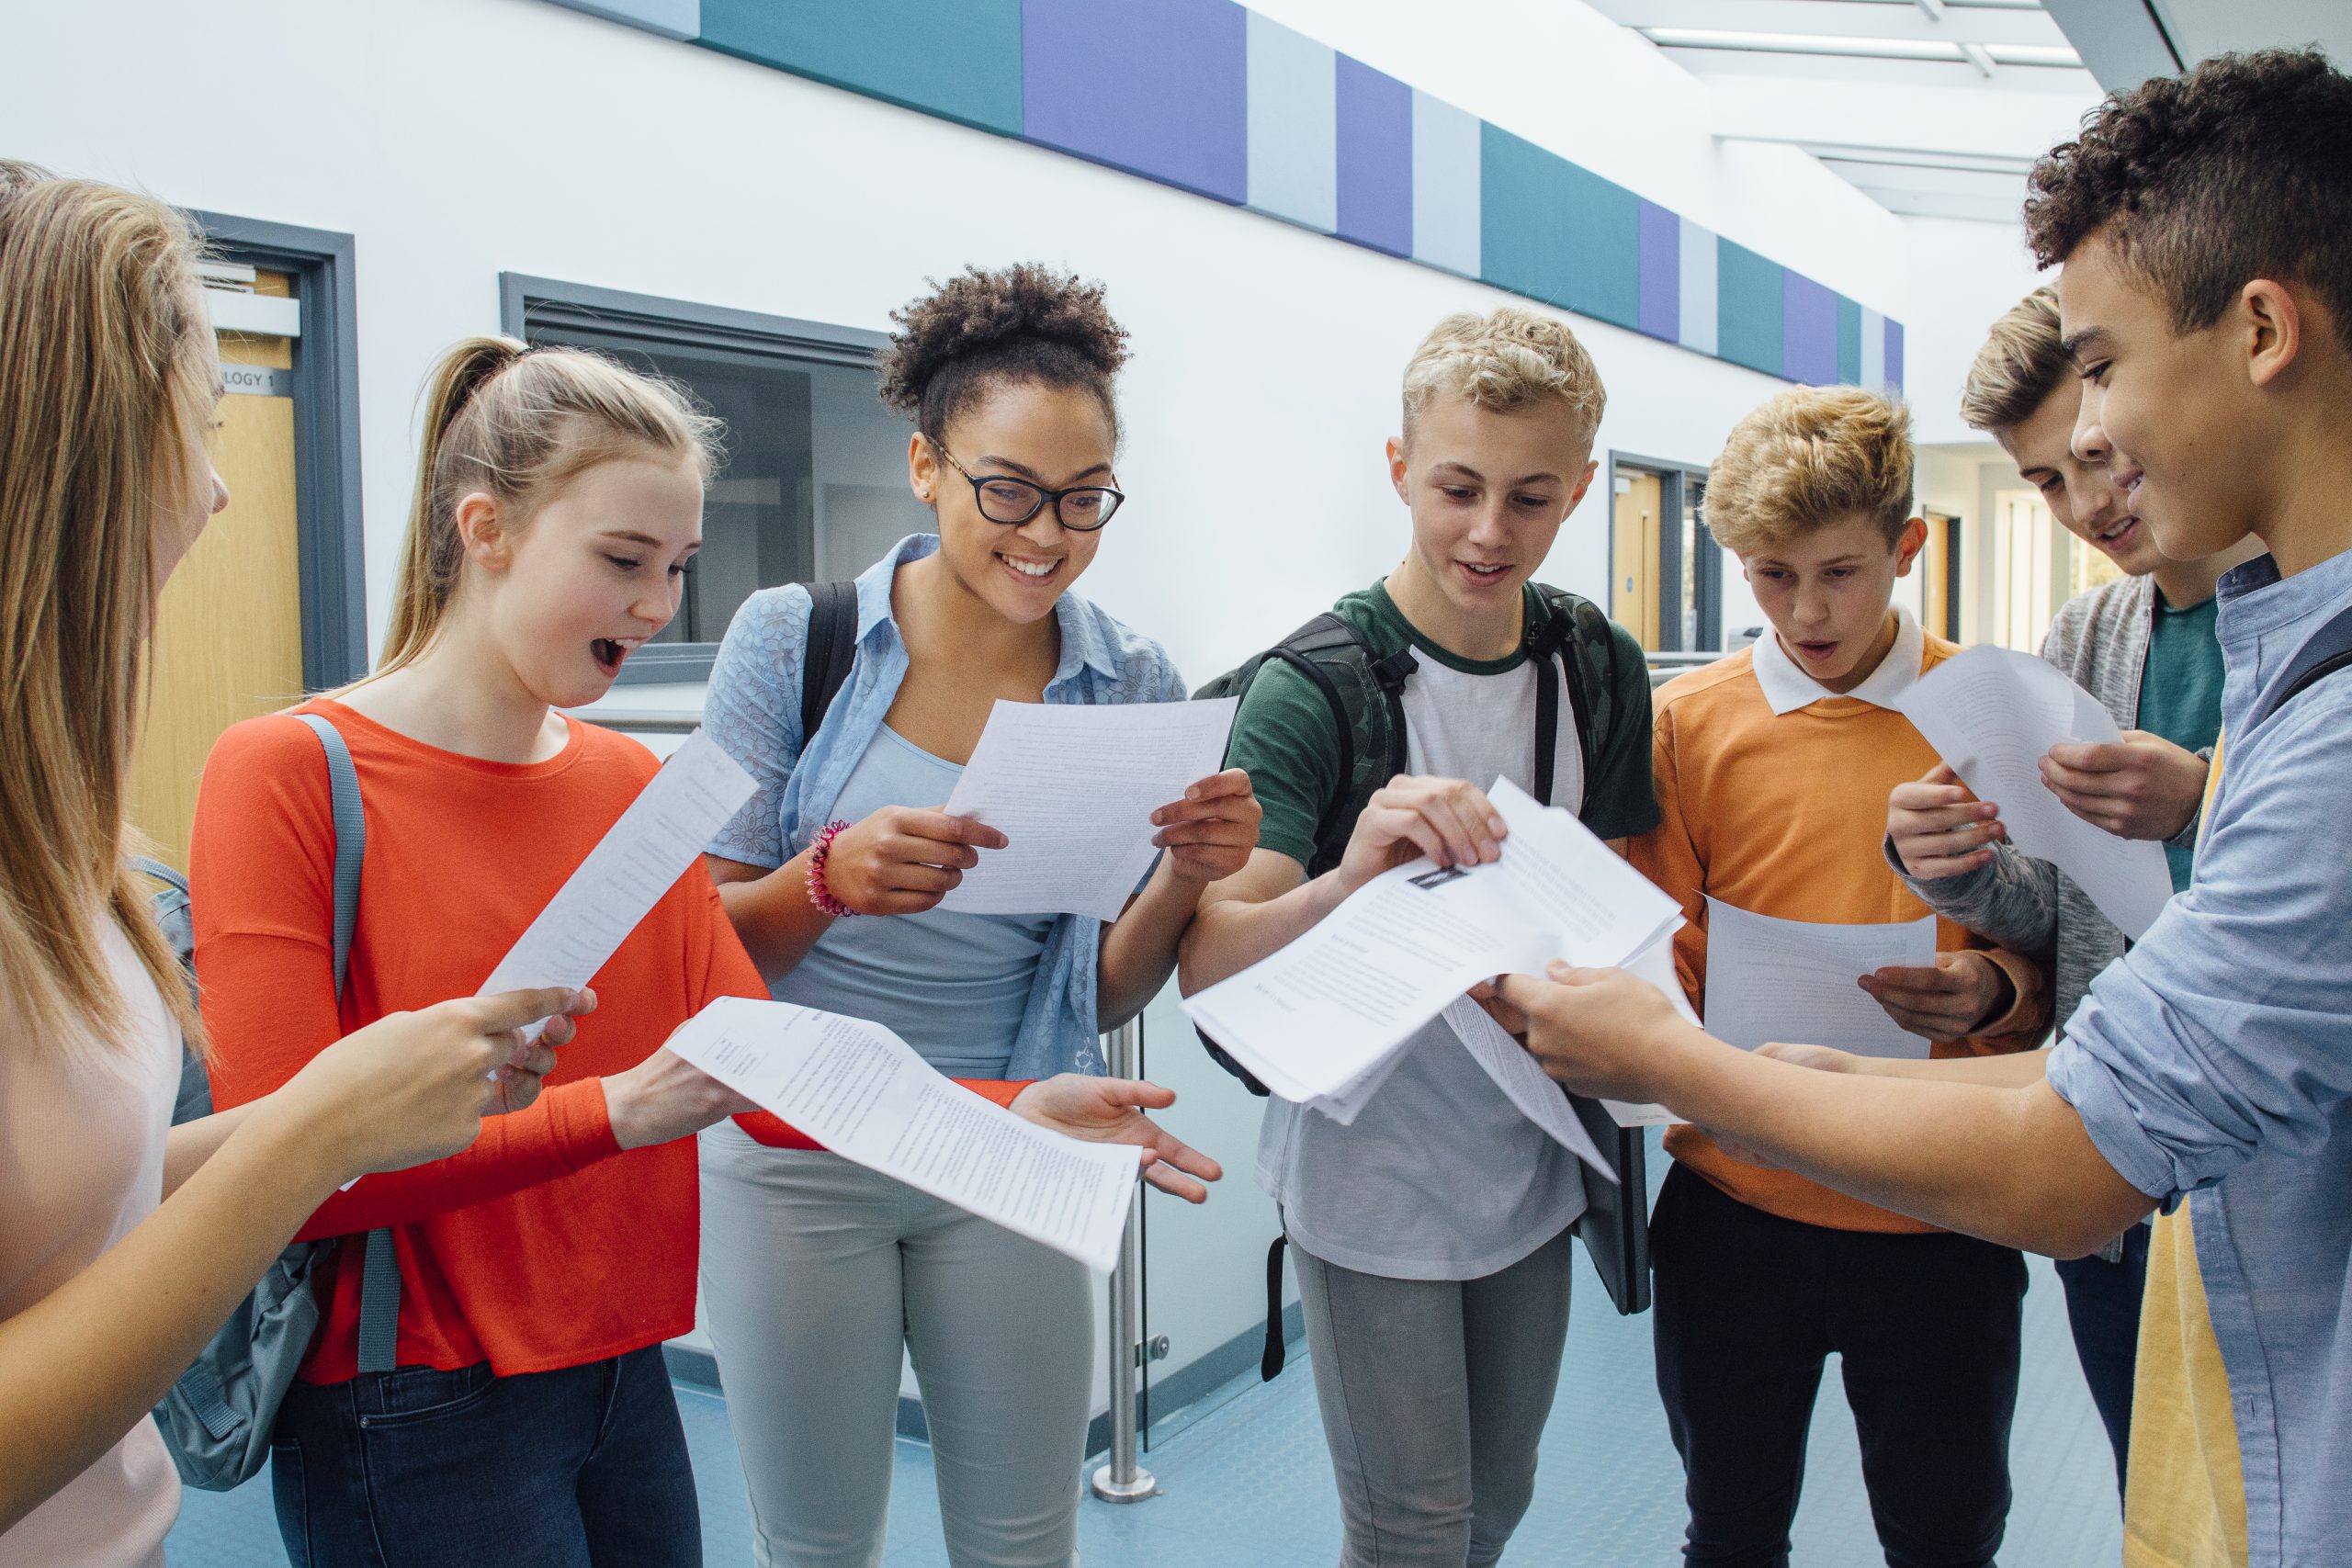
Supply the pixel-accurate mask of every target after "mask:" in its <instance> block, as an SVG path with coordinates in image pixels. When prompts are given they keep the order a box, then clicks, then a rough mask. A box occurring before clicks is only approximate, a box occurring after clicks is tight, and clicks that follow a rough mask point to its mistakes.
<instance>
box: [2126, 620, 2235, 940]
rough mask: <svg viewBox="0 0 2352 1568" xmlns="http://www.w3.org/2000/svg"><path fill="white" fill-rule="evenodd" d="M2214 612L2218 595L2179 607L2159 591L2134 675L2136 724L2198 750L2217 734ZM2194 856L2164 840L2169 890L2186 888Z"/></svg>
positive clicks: (2218, 669) (2218, 651)
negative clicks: (2143, 659) (2144, 658)
mask: <svg viewBox="0 0 2352 1568" xmlns="http://www.w3.org/2000/svg"><path fill="white" fill-rule="evenodd" d="M2220 614H2221V599H2220V597H2219V596H2218V595H2216V596H2215V597H2213V598H2211V599H2208V600H2206V601H2205V602H2204V603H2203V604H2192V605H2190V606H2189V607H2188V609H2185V610H2176V609H2174V608H2172V606H2170V605H2169V604H2165V603H2164V601H2163V600H2162V598H2161V597H2159V599H2158V600H2157V602H2156V624H2155V626H2154V629H2153V630H2152V631H2151V633H2150V634H2149V637H2148V662H2147V666H2146V668H2145V669H2144V670H2143V671H2142V672H2141V675H2140V716H2139V728H2142V729H2144V730H2146V731H2148V732H2149V733H2150V734H2151V735H2161V736H2163V737H2164V738H2165V739H2167V740H2169V741H2171V742H2172V743H2173V744H2174V745H2176V746H2181V747H2186V748H2187V749H2188V750H2191V751H2202V750H2205V749H2206V748H2208V747H2210V746H2211V745H2212V744H2213V742H2214V741H2216V740H2217V739H2220V738H2221V734H2222V643H2221V638H2220V637H2219V636H2218V635H2217V634H2216V632H2215V629H2214V628H2215V626H2216V625H2217V624H2218V618H2219V616H2220ZM2196 857H2197V852H2196V851H2195V850H2193V849H2189V848H2186V847H2176V846H2174V845H2171V844H2166V845H2165V860H2166V861H2167V862H2169V863H2171V866H2172V890H2173V891H2174V892H2176V893H2179V892H2184V891H2186V890H2187V888H2188V869H2189V866H2190V864H2191V863H2193V862H2194V861H2195V860H2196Z"/></svg>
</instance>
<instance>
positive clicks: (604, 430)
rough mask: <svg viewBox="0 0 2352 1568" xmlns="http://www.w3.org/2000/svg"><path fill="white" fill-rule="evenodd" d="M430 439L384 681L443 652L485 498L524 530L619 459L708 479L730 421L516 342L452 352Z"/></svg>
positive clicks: (590, 358) (585, 355) (428, 409)
mask: <svg viewBox="0 0 2352 1568" xmlns="http://www.w3.org/2000/svg"><path fill="white" fill-rule="evenodd" d="M421 403H422V408H423V414H424V421H423V423H424V451H423V453H422V454H421V455H420V457H419V458H418V462H417V475H416V493H415V498H414V500H413V502H411V504H410V509H409V520H408V538H407V541H406V542H405V543H404V544H403V546H402V547H401V575H400V583H399V586H398V588H397V589H395V590H394V592H393V598H392V620H391V626H390V628H389V629H388V630H387V631H386V633H385V637H384V656H383V660H382V663H381V664H380V665H379V669H378V672H379V673H383V672H386V671H393V670H397V669H399V668H400V667H401V666H402V665H404V664H407V663H410V662H411V661H413V660H415V659H416V658H417V656H418V655H420V654H422V653H423V652H424V650H425V649H427V648H429V647H430V646H432V642H433V638H434V637H435V634H436V633H437V632H438V631H439V630H440V628H441V623H442V620H443V618H444V617H445V616H446V615H447V614H448V609H449V604H450V601H451V600H452V599H453V598H454V597H455V595H456V593H457V591H458V582H459V581H460V579H461V577H462V575H463V572H464V568H465V562H466V548H465V540H464V538H463V537H462V536H460V535H459V533H458V505H459V503H460V502H463V501H464V500H465V498H466V497H467V496H469V495H473V494H477V493H479V494H484V495H488V496H490V497H491V498H492V500H494V501H496V502H498V503H499V505H500V508H501V513H502V515H501V520H500V525H501V526H502V527H503V528H504V529H505V530H507V531H508V532H510V533H512V532H515V531H518V530H520V529H521V528H523V527H524V526H525V525H527V524H528V522H529V521H530V518H531V515H532V514H533V513H536V512H537V510H538V509H539V508H540V507H541V506H543V505H545V504H546V502H548V499H549V498H550V497H551V496H552V495H553V494H554V493H555V492H556V491H558V490H560V489H561V488H562V486H563V485H564V484H565V482H566V481H568V480H570V479H572V478H574V477H575V476H577V475H578V474H579V473H581V472H582V470H583V469H586V468H593V467H594V466H595V465H596V464H598V463H602V462H606V461H609V460H611V459H613V458H616V457H652V458H655V459H657V460H661V461H668V462H679V463H684V464H686V465H687V466H689V467H690V468H693V469H694V471H695V475H696V477H697V478H701V479H708V478H709V477H710V473H711V470H712V469H713V468H715V467H716V466H717V463H718V421H716V420H714V419H712V418H710V417H709V416H708V415H707V414H704V413H702V412H699V411H698V410H696V409H695V407H694V405H693V402H692V401H691V400H690V399H689V398H688V396H687V394H686V393H685V392H684V391H683V390H682V389H679V388H677V387H675V386H673V385H672V384H671V383H669V382H667V381H663V380H660V379H657V378H653V377H650V376H644V375H640V374H639V373H638V372H637V371H634V370H631V369H630V368H628V367H627V366H625V365H622V364H620V363H619V362H618V361H616V360H612V359H608V358H606V357H605V355H601V354H595V353H592V352H590V351H588V350H586V349H580V348H530V347H527V346H526V345H525V344H520V343H517V342H515V340H514V339H513V338H507V337H470V338H466V339H463V340H461V341H460V342H458V343H457V344H452V345H451V346H450V347H449V349H448V350H447V352H446V353H444V354H443V355H442V356H441V359H440V362H439V363H438V364H437V365H435V367H434V368H433V373H432V375H431V376H430V377H429V378H427V379H426V381H425V386H424V396H423V398H422V400H421Z"/></svg>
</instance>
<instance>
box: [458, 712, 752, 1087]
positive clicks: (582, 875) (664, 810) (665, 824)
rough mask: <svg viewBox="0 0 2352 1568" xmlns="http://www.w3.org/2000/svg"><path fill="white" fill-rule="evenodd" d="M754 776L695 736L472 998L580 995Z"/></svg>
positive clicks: (748, 792)
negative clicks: (560, 991) (529, 991)
mask: <svg viewBox="0 0 2352 1568" xmlns="http://www.w3.org/2000/svg"><path fill="white" fill-rule="evenodd" d="M751 797H752V775H751V774H749V773H745V772H744V771H743V770H742V769H741V768H740V767H738V766H737V765H736V763H735V759H734V758H732V757H729V755H728V754H727V753H726V752H725V751H722V750H719V748H718V742H717V741H715V740H713V739H710V738H709V737H708V736H707V735H705V734H704V733H703V732H702V731H701V730H699V729H697V730H695V732H694V734H692V735H691V736H689V737H687V738H686V743H685V744H684V745H683V746H681V747H679V748H678V749H677V750H675V751H673V752H672V753H671V755H670V760H669V761H667V762H664V763H663V764H662V771H661V772H660V773H656V774H654V775H653V781H652V782H651V783H650V784H647V785H646V786H645V788H644V789H642V790H640V791H639V793H638V796H637V798H636V799H635V800H633V801H631V802H629V805H628V810H626V811H624V812H622V813H621V816H620V820H619V821H617V822H615V823H614V824H613V825H612V827H611V829H609V830H608V831H606V833H605V836H604V838H603V839H602V840H598V842H597V844H596V847H595V848H594V849H593V850H590V851H589V852H588V858H587V859H586V860H583V861H582V862H581V863H580V867H579V869H578V870H576V871H574V872H573V873H572V874H571V877H570V878H569V879H568V880H567V881H566V882H565V883H564V885H563V886H562V888H561V889H560V891H559V892H558V893H557V894H556V896H555V897H554V898H553V899H552V900H550V901H549V902H548V907H547V908H544V909H542V910H540V911H539V914H538V918H537V919H535V920H533V921H532V922H531V924H530V928H529V929H528V930H526V931H524V933H523V934H522V936H521V937H520V938H518V939H517V940H516V941H515V945H514V946H513V947H512V948H510V949H509V950H508V951H507V953H506V956H505V957H503V958H502V959H500V960H499V961H498V966H497V967H496V968H495V969H492V971H491V972H490V978H489V979H487V980H484V981H483V982H482V983H481V991H480V992H479V993H478V994H479V995H481V996H491V995H493V994H495V993H497V992H500V991H513V990H522V989H526V988H529V987H537V986H567V987H572V988H574V989H577V988H578V987H582V986H584V985H586V984H587V983H588V982H589V981H590V980H591V979H592V978H594V976H595V973H596V971H597V970H599V969H602V968H603V967H604V966H605V964H606V963H607V962H608V961H609V960H610V959H611V958H612V956H613V954H614V953H616V952H617V951H619V949H620V945H621V943H622V942H624V941H626V940H627V939H628V933H629V932H631V931H635V930H636V929H637V924H638V922H639V920H642V919H645V917H646V915H647V913H648V912H649V911H650V910H651V909H652V908H653V906H654V905H655V904H657V903H659V902H661V899H662V895H663V894H664V893H667V892H669V891H670V889H671V888H672V887H673V886H676V885H677V881H678V878H680V877H681V876H684V874H686V872H687V871H688V870H689V869H691V868H692V867H693V865H694V863H695V861H696V860H698V859H700V858H701V855H702V852H703V848H704V846H705V845H707V844H708V843H709V842H710V840H711V835H712V834H714V833H716V832H718V829H720V828H721V827H722V826H724V825H725V824H726V822H727V819H728V818H730V817H732V816H734V815H735V812H736V810H737V808H739V807H741V805H742V804H743V802H745V801H746V800H749V799H750V798H751ZM544 1027H545V1025H543V1024H534V1025H532V1026H531V1028H530V1029H528V1030H526V1032H525V1036H526V1038H527V1039H532V1040H536V1039H537V1038H538V1035H539V1031H540V1030H541V1029H542V1028H544Z"/></svg>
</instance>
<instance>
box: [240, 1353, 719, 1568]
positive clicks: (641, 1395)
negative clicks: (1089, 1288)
mask: <svg viewBox="0 0 2352 1568" xmlns="http://www.w3.org/2000/svg"><path fill="white" fill-rule="evenodd" d="M269 1461H270V1483H271V1488H272V1490H273V1492H274V1493H275V1494H276V1501H277V1530H278V1534H279V1535H280V1536H281V1537H283V1538H284V1540H285V1542H286V1555H287V1557H288V1559H289V1560H290V1562H292V1564H293V1568H471V1565H475V1564H490V1565H492V1568H700V1564H701V1562H702V1517H701V1511H700V1509H699V1508H698V1506H696V1504H695V1483H694V1473H693V1472H692V1470H691V1469H689V1467H688V1465H687V1461H686V1438H685V1431H684V1428H683V1427H681V1426H680V1425H679V1424H678V1405H677V1401H676V1399H675V1398H674V1397H673V1395H672V1393H671V1392H670V1376H669V1372H668V1371H667V1369H666V1368H665V1367H664V1366H663V1364H662V1350H661V1347H659V1346H648V1347H647V1348H644V1349H641V1350H632V1351H630V1352H629V1353H628V1355H625V1356H619V1357H616V1358H614V1359H610V1360H605V1361H591V1362H589V1363H588V1364H587V1365H585V1366H579V1367H564V1368H561V1369H559V1370H558V1371H549V1372H526V1373H522V1374H519V1375H517V1376H514V1377H503V1378H502V1377H495V1376H492V1373H491V1371H490V1366H489V1363H487V1362H483V1363H481V1364H479V1365H476V1366H471V1367H467V1368H463V1369H461V1370H460V1371H453V1372H445V1371H438V1370H436V1369H435V1368H431V1367H401V1368H400V1369H398V1370H396V1371H390V1372H363V1373H362V1374H360V1375H359V1376H358V1377H356V1378H354V1379H352V1380H351V1381H350V1382H341V1383H307V1382H297V1383H296V1384H295V1385H294V1387H293V1389H292V1390H291V1391H290V1392H289V1393H288V1394H287V1396H286V1403H285V1404H284V1405H283V1406H282V1407H280V1409H279V1410H278V1413H277V1429H276V1430H275V1432H273V1434H272V1435H271V1441H270V1450H269Z"/></svg>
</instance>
